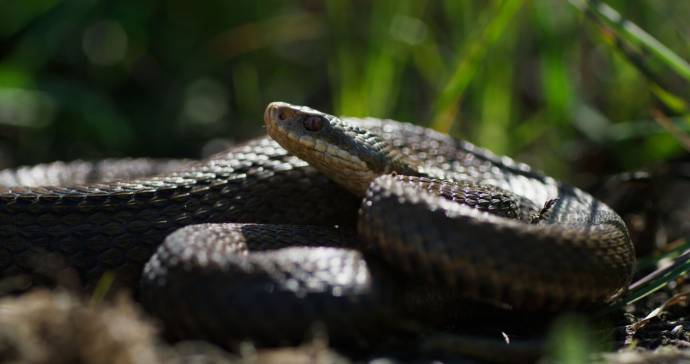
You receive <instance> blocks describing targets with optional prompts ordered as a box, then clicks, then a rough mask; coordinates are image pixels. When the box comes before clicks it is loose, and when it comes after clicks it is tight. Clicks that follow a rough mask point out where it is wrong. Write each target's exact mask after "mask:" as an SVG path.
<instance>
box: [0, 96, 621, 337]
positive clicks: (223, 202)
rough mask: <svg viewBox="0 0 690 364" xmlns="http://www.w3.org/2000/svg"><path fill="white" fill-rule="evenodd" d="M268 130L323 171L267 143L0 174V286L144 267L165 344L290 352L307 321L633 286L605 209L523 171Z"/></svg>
mask: <svg viewBox="0 0 690 364" xmlns="http://www.w3.org/2000/svg"><path fill="white" fill-rule="evenodd" d="M275 110H286V112H288V114H289V116H290V117H289V118H286V119H287V122H289V123H290V127H300V126H302V127H303V128H304V126H308V129H314V125H313V122H314V120H315V119H313V117H318V118H320V119H319V120H320V121H319V122H318V123H317V126H321V127H322V126H323V125H322V124H325V125H326V126H327V127H328V128H333V130H336V133H335V134H334V135H336V134H337V138H336V139H333V138H331V139H328V138H325V139H324V140H327V141H328V142H329V143H334V145H338V146H339V147H340V148H341V149H345V150H348V148H351V149H350V150H349V151H350V152H351V154H355V153H360V152H362V150H364V152H363V153H369V152H370V151H369V150H366V149H367V148H370V147H371V146H374V149H375V150H374V151H373V152H374V154H372V155H375V157H371V158H370V159H371V161H370V160H369V159H366V158H369V157H368V156H369V154H359V155H360V156H363V157H362V158H364V159H365V160H366V162H367V163H365V164H366V165H367V167H368V168H372V170H374V173H370V172H365V173H364V172H363V174H361V175H360V174H358V175H357V176H358V177H357V176H356V178H354V179H356V180H358V181H360V180H362V181H364V180H367V181H368V182H371V181H373V182H371V183H367V184H366V185H365V186H364V187H355V188H353V187H352V186H351V185H349V182H347V183H343V178H342V176H344V175H349V176H353V173H355V172H356V171H355V172H353V171H350V170H349V169H348V168H350V167H349V165H347V164H346V165H341V166H339V167H338V166H337V165H332V167H329V168H336V169H339V171H340V175H338V174H337V173H336V174H335V176H334V175H333V172H332V171H331V170H329V168H325V169H324V168H321V167H323V164H324V163H323V162H319V160H316V159H315V158H320V157H313V156H312V155H311V154H309V153H311V152H308V153H307V154H305V153H306V152H305V151H304V150H300V149H294V150H293V148H295V146H294V145H290V143H289V138H283V139H281V137H280V136H279V135H277V134H276V130H275V129H272V126H271V125H269V124H268V123H269V121H271V120H273V119H275V118H273V119H272V118H271V115H272V114H271V113H274V112H278V111H275ZM276 115H277V114H276ZM309 117H312V119H309V121H306V120H307V118H309ZM266 118H267V121H266V122H267V127H268V131H269V133H271V135H272V136H273V137H274V138H276V139H277V140H278V142H279V143H280V144H282V145H284V146H286V147H287V148H288V149H290V150H291V151H292V152H293V153H296V154H297V155H298V156H299V157H300V158H302V159H304V160H308V161H309V163H310V164H312V165H314V166H316V167H317V168H318V169H319V170H321V171H317V169H315V168H314V167H311V166H309V165H308V164H307V163H306V162H304V161H303V160H301V159H298V158H297V157H294V156H292V155H290V154H288V153H287V152H286V151H285V149H283V147H281V146H280V145H278V143H276V142H274V141H272V140H270V139H268V138H265V137H264V138H259V139H256V140H253V141H250V142H248V143H246V144H244V145H242V146H238V147H235V148H232V149H230V150H228V151H227V152H224V153H221V154H218V155H216V156H213V157H211V158H209V159H208V160H205V161H201V162H196V163H192V164H189V162H184V163H182V164H175V163H173V164H171V165H168V166H167V167H160V169H159V167H156V166H157V164H156V163H153V162H151V163H150V164H147V163H149V162H141V163H143V165H144V166H143V167H142V166H140V167H139V170H138V172H132V173H130V172H114V173H110V174H108V173H105V172H88V171H90V170H98V168H99V167H94V165H91V166H90V167H88V166H87V167H86V170H87V172H80V173H81V174H79V173H72V172H70V168H72V167H69V164H68V165H62V166H61V165H47V166H42V167H36V168H34V169H33V170H32V171H31V172H27V171H28V170H26V169H24V170H14V171H3V172H0V184H2V185H4V187H2V188H0V239H1V240H0V241H2V245H1V246H0V269H1V270H2V272H3V275H4V276H7V275H12V274H17V273H26V272H29V273H35V272H37V271H39V272H40V271H41V267H42V265H43V264H44V262H45V259H46V258H44V257H45V256H49V257H54V256H55V255H59V256H61V257H63V258H62V259H61V261H62V262H63V263H65V266H66V267H69V268H71V269H75V270H76V271H77V272H78V273H79V276H80V277H81V278H82V279H83V280H84V281H86V282H93V281H95V280H97V279H98V278H99V277H100V276H101V275H102V274H103V273H104V272H106V271H115V272H117V276H116V277H118V278H120V279H121V280H122V281H124V282H131V281H132V280H133V279H135V278H136V277H138V275H139V272H140V271H141V267H142V266H143V265H144V263H145V262H146V261H147V260H148V264H146V268H145V269H144V274H143V279H142V281H141V284H140V296H141V299H142V301H143V302H144V304H145V306H146V307H147V309H148V310H149V311H151V312H152V313H153V314H155V315H156V316H158V317H159V318H160V319H161V320H162V321H163V322H164V323H165V326H166V329H167V330H168V332H170V333H172V335H174V336H178V337H196V338H205V339H209V340H213V341H215V342H218V343H221V344H223V345H226V344H228V343H229V342H231V341H236V340H241V339H246V338H250V339H254V340H257V341H260V342H261V341H263V342H267V343H277V342H284V341H299V340H302V339H303V338H304V337H305V335H307V333H308V332H309V330H310V328H311V327H312V324H313V323H314V322H317V321H318V322H321V323H323V324H324V325H325V328H326V329H327V331H328V333H329V335H331V337H333V338H335V339H338V338H343V339H344V340H361V339H360V338H361V337H362V336H361V335H360V334H361V332H362V331H366V332H369V333H372V332H373V333H376V332H379V331H380V330H383V327H385V324H386V323H388V322H391V321H395V320H400V319H401V318H424V319H426V318H430V320H432V321H433V320H434V319H436V318H441V320H442V317H444V316H447V315H448V310H449V308H450V309H453V307H454V306H453V305H454V304H455V303H456V302H457V300H458V299H459V298H463V299H464V298H470V299H476V300H479V301H482V302H489V303H492V304H494V305H496V306H502V307H505V306H509V307H512V308H515V309H559V308H563V307H572V306H581V305H589V304H593V303H602V302H608V301H611V300H612V299H614V298H615V297H616V296H617V295H618V294H620V293H621V292H622V290H624V288H625V287H626V286H627V284H628V282H629V280H630V278H631V274H632V267H633V264H634V251H633V247H632V244H631V242H630V240H629V238H628V234H627V230H626V228H625V225H624V224H623V222H622V221H621V219H620V218H619V217H618V215H616V214H615V212H613V211H611V210H610V209H609V208H608V207H607V206H606V205H604V204H603V203H601V202H598V201H596V200H594V199H593V198H592V197H591V196H589V195H588V194H586V193H584V192H582V191H580V190H579V189H576V188H573V187H570V186H568V185H565V184H562V183H560V182H557V181H555V180H553V179H551V178H549V177H545V176H543V175H541V174H540V173H538V172H534V171H532V170H531V169H530V168H529V167H528V166H526V165H524V164H520V163H516V162H514V161H512V160H510V159H509V158H506V157H499V156H495V155H493V154H492V153H490V152H488V151H486V150H483V149H480V148H477V147H475V146H473V145H472V144H469V143H466V142H462V141H458V140H455V139H453V138H450V137H448V136H446V135H443V134H440V133H437V132H434V131H432V130H429V129H425V128H422V127H418V126H413V125H411V124H405V123H398V122H395V121H391V120H378V119H344V120H343V121H341V120H340V119H337V118H335V117H332V116H330V115H327V114H322V113H320V112H317V111H315V110H312V109H308V108H300V107H294V106H292V105H288V104H282V103H274V104H271V105H270V106H269V108H268V109H267V117H266ZM269 119H270V120H269ZM324 130H325V129H324ZM319 131H320V130H319ZM367 131H368V132H367ZM346 138H355V139H357V138H360V139H362V140H363V141H364V143H363V144H361V145H363V146H364V147H361V148H360V144H357V146H354V144H348V143H349V142H346V141H345V140H346ZM372 138H373V139H372ZM297 139H298V140H299V138H297ZM357 140H359V139H357ZM372 140H373V143H370V142H371V141H372ZM360 149H362V150H360ZM393 150H394V151H396V152H394V154H393V155H392V157H391V154H390V153H391V151H393ZM380 152H384V153H383V154H385V156H386V157H387V158H392V159H386V158H383V159H381V161H382V162H381V161H379V159H378V158H379V156H380V155H381V153H380ZM386 153H388V154H386ZM395 153H397V154H395ZM401 155H405V156H412V157H413V159H414V160H415V163H414V168H412V167H410V165H408V164H406V163H407V162H406V159H405V158H402V157H400V156H401ZM322 156H323V153H322ZM326 156H327V157H328V153H326ZM345 159H347V158H345ZM390 160H394V162H393V163H392V164H385V163H388V162H390ZM331 161H333V160H332V159H331ZM379 162H381V163H383V164H377V163H379ZM77 164H78V163H77ZM77 164H75V165H77ZM325 164H327V165H328V166H331V164H330V162H329V163H325ZM51 166H52V167H51ZM65 166H67V167H65ZM171 166H173V167H171ZM50 168H53V169H55V172H52V173H48V172H47V171H48V170H49V169H50ZM79 168H82V167H79ZM79 168H77V167H74V169H79ZM178 168H181V169H178ZM176 169H177V170H178V171H177V172H170V170H176ZM102 170H103V171H106V170H108V168H102ZM125 170H126V168H125ZM432 170H434V171H442V172H439V173H441V174H442V177H443V179H440V180H439V179H436V178H438V177H439V174H438V173H437V174H434V173H427V172H428V171H432ZM22 171H23V172H22ZM343 171H345V172H347V173H343ZM149 172H150V173H152V174H156V176H155V177H146V175H148V174H149ZM159 172H162V173H159ZM323 173H326V174H327V175H329V176H330V177H332V178H334V179H335V180H336V181H337V182H339V183H340V184H342V185H343V186H344V187H345V188H343V187H340V186H339V185H338V184H336V183H334V182H332V181H331V180H330V179H329V178H327V177H326V175H324V174H323ZM357 173H359V172H357ZM390 173H394V175H391V174H390ZM395 173H397V175H395ZM85 174H86V175H88V176H87V177H84V175H85ZM56 175H57V177H55V176H56ZM73 175H80V177H70V176H73ZM50 176H53V177H50ZM362 176H365V177H366V178H364V177H362ZM122 177H125V178H122ZM360 177H361V178H360ZM113 179H114V180H113ZM26 181H30V183H26ZM43 181H45V182H43ZM463 181H464V182H463ZM362 183H363V182H362ZM46 184H48V185H52V186H49V187H46V186H42V185H46ZM18 185H21V186H18ZM76 185H81V186H76ZM346 190H350V191H352V192H354V195H353V194H351V193H349V192H347V191H346ZM357 194H359V195H364V196H360V197H356V196H355V195H357ZM362 197H364V200H363V201H362V202H361V210H360V213H359V218H357V207H358V206H359V205H360V201H361V198H362ZM458 202H459V203H458ZM357 219H358V220H357ZM218 222H224V223H226V224H217V225H208V224H205V225H194V224H199V223H218ZM228 223H229V224H228ZM239 223H249V224H239ZM264 223H265V224H280V225H264ZM187 225H192V226H187ZM304 225H309V226H304ZM315 225H320V226H315ZM334 225H337V226H334ZM355 225H356V226H357V229H356V230H355ZM184 226H187V227H184ZM181 227H183V228H182V229H180V230H177V229H179V228H181ZM175 230H177V231H175ZM173 231H175V232H174V233H173V234H171V233H172V232H173ZM166 236H167V238H166ZM164 239H165V242H164V243H163V244H162V245H161V242H163V240H164ZM159 245H160V246H159ZM156 247H158V250H157V252H156V254H155V255H153V257H151V254H152V253H153V251H154V250H155V249H156ZM149 257H151V258H150V260H149ZM455 314H457V313H455ZM430 322H431V321H430Z"/></svg>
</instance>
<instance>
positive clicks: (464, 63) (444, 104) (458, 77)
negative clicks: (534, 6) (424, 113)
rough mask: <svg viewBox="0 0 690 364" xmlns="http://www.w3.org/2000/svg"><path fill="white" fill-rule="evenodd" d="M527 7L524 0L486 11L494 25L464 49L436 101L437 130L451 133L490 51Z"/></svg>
mask: <svg viewBox="0 0 690 364" xmlns="http://www.w3.org/2000/svg"><path fill="white" fill-rule="evenodd" d="M523 3H524V1H523V0H505V1H496V2H494V3H493V4H492V5H491V6H490V7H489V8H488V9H487V10H486V12H485V15H486V16H487V17H490V21H489V22H488V24H487V25H486V26H485V27H484V28H483V29H482V30H480V31H479V32H478V33H475V34H474V35H473V36H471V37H470V39H469V40H468V41H467V43H466V44H465V45H464V46H463V47H461V48H460V50H459V52H458V57H457V60H458V61H457V64H456V66H455V71H454V72H453V74H452V76H451V77H450V79H449V80H448V82H447V83H446V85H445V86H444V87H443V89H442V91H441V93H440V95H439V96H438V98H437V100H436V103H435V105H434V108H433V117H432V120H433V123H432V127H433V128H435V129H437V130H440V131H444V132H447V131H449V130H450V128H451V126H452V123H453V119H454V117H455V114H456V113H457V104H458V103H459V102H460V100H461V99H462V96H463V94H464V92H465V90H466V89H467V87H468V86H469V84H470V82H471V81H472V79H473V78H474V75H475V74H476V72H477V69H478V68H479V66H480V65H481V61H482V60H483V59H484V56H485V55H486V52H487V50H488V49H489V48H490V47H491V46H492V45H493V44H495V43H496V42H497V41H498V40H499V39H501V36H502V35H503V34H504V33H505V30H506V29H507V28H508V24H510V21H511V20H512V19H513V16H514V15H515V14H516V13H517V11H518V10H519V9H520V8H521V7H522V4H523Z"/></svg>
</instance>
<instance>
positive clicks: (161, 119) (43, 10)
mask: <svg viewBox="0 0 690 364" xmlns="http://www.w3.org/2000/svg"><path fill="white" fill-rule="evenodd" d="M608 4H610V5H611V6H612V7H614V8H616V9H617V10H618V11H619V12H620V13H621V14H623V15H624V16H625V17H626V18H628V19H630V20H632V21H634V22H635V23H636V24H638V25H639V26H640V27H642V28H643V29H645V30H646V31H648V32H649V33H651V34H653V35H654V36H655V37H657V39H659V40H660V41H661V42H663V43H664V44H665V45H666V46H668V47H669V48H671V49H673V50H674V51H675V52H677V54H678V55H679V56H681V57H683V58H685V59H689V58H690V46H688V44H690V42H689V39H690V27H688V26H687V19H688V16H689V15H690V2H687V1H674V0H664V1H659V0H648V1H635V2H629V1H624V0H619V1H610V2H608ZM0 9H2V11H1V12H0V152H1V153H0V155H1V156H2V157H1V158H0V166H3V167H4V166H10V165H19V164H32V163H36V162H41V161H51V160H55V159H66V160H71V159H76V158H85V159H95V158H102V157H117V156H154V157H198V156H201V155H203V154H208V153H210V152H212V151H216V150H218V149H219V148H222V147H223V146H226V145H228V144H230V143H233V142H238V141H241V140H244V139H246V138H249V137H251V136H256V135H261V134H263V131H262V123H261V117H262V113H263V108H264V107H265V105H266V104H267V103H268V102H270V101H274V100H283V101H288V102H293V103H298V104H308V105H310V106H312V107H315V108H318V109H321V110H323V111H327V112H331V113H336V114H340V115H354V116H365V115H370V116H377V117H389V118H394V119H398V120H402V121H411V122H415V123H419V124H423V125H432V126H434V127H435V128H437V129H440V130H443V131H447V132H450V133H451V134H453V135H455V136H458V137H461V138H464V139H468V140H470V141H472V142H474V143H477V144H479V145H482V146H485V147H488V148H491V149H493V150H494V151H495V152H497V153H504V154H509V155H512V156H514V157H516V158H518V159H520V160H523V161H526V162H529V163H531V164H533V165H535V166H536V167H538V168H541V169H543V170H545V171H546V172H548V173H550V174H553V175H555V176H558V177H561V178H566V179H568V180H571V181H573V182H575V183H580V184H585V185H587V184H589V183H593V182H594V181H597V180H599V179H601V176H602V175H605V174H609V173H614V172H617V171H622V170H628V169H632V168H638V167H642V166H649V165H653V164H655V163H658V162H659V161H663V160H668V159H670V158H674V157H678V156H683V155H685V154H686V153H685V152H684V151H683V149H682V148H681V146H680V144H679V143H678V141H676V140H675V139H674V138H673V137H672V136H671V135H670V134H669V133H668V132H666V131H664V129H663V128H661V127H660V126H659V125H658V124H657V123H656V122H655V121H654V120H653V118H652V115H653V113H654V112H655V111H659V110H660V111H661V112H663V113H664V114H667V115H669V116H670V117H672V118H673V117H674V116H679V115H674V114H673V112H671V111H669V110H666V109H665V107H664V105H663V104H662V103H660V102H659V101H658V100H657V99H656V97H655V96H654V94H653V92H652V87H653V86H652V85H651V84H650V82H648V81H647V80H646V79H645V78H644V77H643V76H642V75H641V74H640V72H639V71H638V70H637V69H636V68H635V67H633V66H632V65H631V63H630V62H629V61H628V60H627V59H626V58H624V57H623V56H622V55H621V54H619V53H618V52H616V51H615V49H614V48H613V47H611V46H610V44H607V42H608V43H610V42H611V40H610V39H607V34H606V32H602V30H601V29H600V28H598V27H597V26H595V25H594V23H592V22H590V21H589V20H588V19H587V17H586V16H585V15H584V14H583V13H582V12H580V11H579V10H578V9H577V8H576V7H574V6H571V5H570V4H568V3H567V2H564V1H555V0H553V1H549V0H544V1H541V0H540V1H522V0H515V1H511V0H509V1H479V0H475V1H456V0H447V1H417V0H376V1H345V0H333V1H310V0H304V1H289V2H288V1H277V0H276V1H203V2H201V1H196V2H190V1H185V0H173V1H150V2H143V1H133V0H124V1H104V0H70V1H67V0H62V1H61V0H28V1H10V0H5V1H2V0H0ZM680 121H681V123H682V122H683V120H680ZM683 125H684V124H683Z"/></svg>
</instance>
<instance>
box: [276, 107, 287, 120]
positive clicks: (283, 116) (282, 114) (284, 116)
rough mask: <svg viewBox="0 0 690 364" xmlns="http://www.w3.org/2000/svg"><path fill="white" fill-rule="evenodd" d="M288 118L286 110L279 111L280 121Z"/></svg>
mask: <svg viewBox="0 0 690 364" xmlns="http://www.w3.org/2000/svg"><path fill="white" fill-rule="evenodd" d="M285 119H287V114H286V113H285V110H282V109H281V110H279V111H278V120H279V121H285Z"/></svg>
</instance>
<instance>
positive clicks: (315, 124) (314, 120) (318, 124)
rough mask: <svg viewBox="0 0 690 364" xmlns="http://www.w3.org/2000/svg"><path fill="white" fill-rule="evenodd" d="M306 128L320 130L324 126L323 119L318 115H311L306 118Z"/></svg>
mask: <svg viewBox="0 0 690 364" xmlns="http://www.w3.org/2000/svg"><path fill="white" fill-rule="evenodd" d="M304 128H305V129H307V130H309V131H319V130H321V128H323V121H322V120H321V118H320V117H318V116H309V117H307V118H306V119H304Z"/></svg>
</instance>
